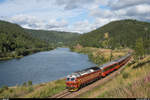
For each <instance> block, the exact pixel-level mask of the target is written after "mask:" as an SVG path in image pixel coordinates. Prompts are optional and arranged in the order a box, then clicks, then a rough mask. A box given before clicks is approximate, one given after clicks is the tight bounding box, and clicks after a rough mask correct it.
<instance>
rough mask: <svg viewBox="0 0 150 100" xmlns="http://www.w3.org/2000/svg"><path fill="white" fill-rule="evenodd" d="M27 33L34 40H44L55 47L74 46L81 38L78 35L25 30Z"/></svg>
mask: <svg viewBox="0 0 150 100" xmlns="http://www.w3.org/2000/svg"><path fill="white" fill-rule="evenodd" d="M25 31H26V32H27V33H28V34H29V35H31V36H32V37H33V38H37V39H40V40H43V41H45V42H47V43H49V44H51V45H54V46H64V45H65V46H72V45H75V44H76V42H77V41H76V40H77V39H78V37H79V36H80V34H78V33H71V32H59V31H48V30H32V29H25Z"/></svg>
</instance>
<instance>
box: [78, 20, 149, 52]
mask: <svg viewBox="0 0 150 100" xmlns="http://www.w3.org/2000/svg"><path fill="white" fill-rule="evenodd" d="M138 40H142V43H143V46H144V48H145V50H147V51H146V52H149V51H150V23H148V22H141V21H137V20H130V19H128V20H120V21H113V22H110V23H108V24H106V25H104V26H102V27H100V28H98V29H96V30H93V31H91V32H89V33H85V34H83V35H81V36H80V38H79V40H78V42H79V43H80V44H81V45H83V46H86V47H88V46H91V47H102V48H112V49H113V48H125V47H129V48H135V45H136V41H138Z"/></svg>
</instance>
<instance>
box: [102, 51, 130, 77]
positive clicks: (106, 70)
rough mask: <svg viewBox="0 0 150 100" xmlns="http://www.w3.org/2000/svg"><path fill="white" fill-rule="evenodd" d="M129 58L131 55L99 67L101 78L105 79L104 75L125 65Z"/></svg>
mask: <svg viewBox="0 0 150 100" xmlns="http://www.w3.org/2000/svg"><path fill="white" fill-rule="evenodd" d="M130 58H131V54H127V55H126V56H124V57H122V58H120V59H117V60H113V61H111V62H109V63H106V64H103V65H102V66H100V69H101V71H102V73H101V74H102V75H101V76H102V77H105V76H106V75H108V74H109V73H111V72H113V71H114V70H117V69H118V68H120V67H121V66H123V65H124V64H125V63H127V62H128V61H129V60H130Z"/></svg>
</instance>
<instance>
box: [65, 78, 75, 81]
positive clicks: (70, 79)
mask: <svg viewBox="0 0 150 100" xmlns="http://www.w3.org/2000/svg"><path fill="white" fill-rule="evenodd" d="M74 80H75V78H67V81H74Z"/></svg>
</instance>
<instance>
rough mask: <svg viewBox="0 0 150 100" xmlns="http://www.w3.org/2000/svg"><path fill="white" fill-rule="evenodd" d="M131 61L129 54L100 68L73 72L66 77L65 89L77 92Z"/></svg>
mask: <svg viewBox="0 0 150 100" xmlns="http://www.w3.org/2000/svg"><path fill="white" fill-rule="evenodd" d="M130 59H131V53H128V54H127V55H126V56H123V57H121V58H120V59H116V60H113V61H111V62H108V63H106V64H103V65H101V66H95V67H90V68H86V69H83V70H81V71H76V72H73V73H72V74H70V75H67V77H66V88H67V89H68V91H70V92H74V91H78V90H79V89H80V88H82V87H84V86H86V85H88V84H89V83H92V82H95V81H97V80H99V79H101V78H104V77H105V76H107V75H108V74H110V73H111V72H113V71H115V70H117V69H119V68H120V67H121V66H123V65H125V64H126V63H127V62H128V61H129V60H130Z"/></svg>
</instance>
